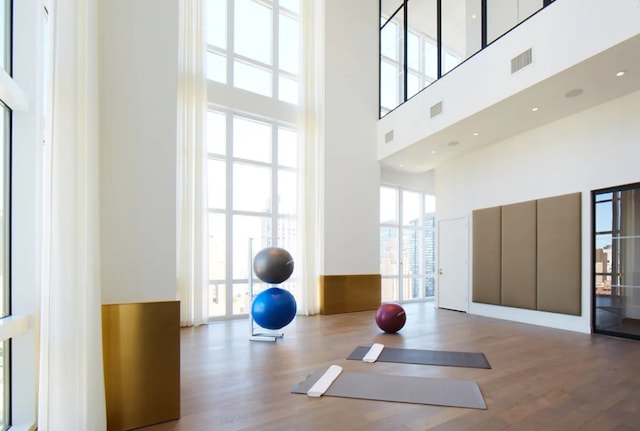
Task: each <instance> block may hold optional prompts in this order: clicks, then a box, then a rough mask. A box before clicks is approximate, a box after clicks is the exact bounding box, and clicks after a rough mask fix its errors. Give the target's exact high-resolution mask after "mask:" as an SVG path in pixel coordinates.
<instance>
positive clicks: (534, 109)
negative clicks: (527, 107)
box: [531, 107, 540, 112]
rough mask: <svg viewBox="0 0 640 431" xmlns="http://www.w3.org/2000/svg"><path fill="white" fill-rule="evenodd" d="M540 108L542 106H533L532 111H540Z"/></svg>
mask: <svg viewBox="0 0 640 431" xmlns="http://www.w3.org/2000/svg"><path fill="white" fill-rule="evenodd" d="M539 109H540V108H538V107H533V108H531V111H532V112H538V110H539Z"/></svg>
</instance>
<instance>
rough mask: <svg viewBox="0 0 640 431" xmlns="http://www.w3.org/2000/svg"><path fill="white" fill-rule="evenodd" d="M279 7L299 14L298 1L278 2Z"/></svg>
mask: <svg viewBox="0 0 640 431" xmlns="http://www.w3.org/2000/svg"><path fill="white" fill-rule="evenodd" d="M280 7H283V8H287V9H289V10H290V11H292V12H295V13H300V0H280Z"/></svg>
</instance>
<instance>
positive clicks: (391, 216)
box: [380, 187, 398, 224]
mask: <svg viewBox="0 0 640 431" xmlns="http://www.w3.org/2000/svg"><path fill="white" fill-rule="evenodd" d="M380 223H385V224H397V223H398V189H395V188H391V187H380Z"/></svg>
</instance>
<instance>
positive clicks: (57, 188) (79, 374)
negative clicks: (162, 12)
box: [38, 0, 106, 431]
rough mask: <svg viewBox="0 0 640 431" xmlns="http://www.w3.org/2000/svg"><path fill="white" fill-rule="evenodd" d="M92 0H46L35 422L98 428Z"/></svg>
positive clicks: (51, 429) (51, 428)
mask: <svg viewBox="0 0 640 431" xmlns="http://www.w3.org/2000/svg"><path fill="white" fill-rule="evenodd" d="M96 9H97V0H57V1H55V2H53V4H52V10H51V14H50V17H51V18H50V19H51V20H52V24H51V25H52V28H53V45H54V48H53V77H52V83H51V85H52V92H53V95H52V96H53V102H52V111H53V112H52V116H51V136H50V138H51V147H50V155H51V156H50V157H51V164H50V166H49V173H50V175H49V178H48V179H45V182H46V183H48V184H47V186H48V188H49V195H48V196H46V197H45V201H47V202H50V207H49V209H48V210H47V211H46V212H47V213H48V214H45V223H47V224H48V226H45V227H44V229H43V231H44V232H48V233H50V235H49V238H45V244H46V246H47V247H48V249H47V250H45V252H44V255H45V256H46V257H48V265H45V266H46V267H47V268H48V273H45V274H44V277H43V286H42V296H41V317H40V322H39V323H40V367H39V395H38V429H40V430H47V431H57V430H92V431H101V430H105V429H106V412H105V394H104V376H103V365H102V329H101V293H100V268H99V266H100V265H99V261H100V259H99V220H98V209H99V201H98V195H99V187H98V150H99V144H98V96H97V94H98V69H97V64H98V60H97V51H98V42H97V34H96V29H97V15H96Z"/></svg>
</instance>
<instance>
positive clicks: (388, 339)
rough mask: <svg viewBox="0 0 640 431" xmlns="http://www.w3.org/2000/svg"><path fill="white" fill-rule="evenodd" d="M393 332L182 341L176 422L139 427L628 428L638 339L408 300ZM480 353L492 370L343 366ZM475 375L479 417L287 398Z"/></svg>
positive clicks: (167, 430)
mask: <svg viewBox="0 0 640 431" xmlns="http://www.w3.org/2000/svg"><path fill="white" fill-rule="evenodd" d="M405 310H406V311H407V323H406V325H405V327H404V328H403V329H402V330H401V331H400V332H399V333H397V334H384V333H381V331H380V330H379V329H378V328H377V326H376V325H375V321H374V312H373V311H372V312H359V313H346V314H337V315H329V316H311V317H304V316H298V317H296V319H295V320H294V321H293V322H292V323H291V324H290V325H289V326H287V327H286V328H284V333H285V336H284V338H282V339H279V340H278V341H277V342H275V343H273V342H262V341H249V335H250V329H249V322H248V320H241V321H228V322H219V323H213V324H209V325H204V326H200V327H196V328H188V329H183V330H182V333H181V343H182V349H181V361H182V369H181V387H182V388H181V418H180V419H179V420H176V421H171V422H166V423H163V424H158V425H153V426H150V427H145V428H144V429H143V430H144V431H205V430H206V431H208V430H223V431H224V430H233V431H236V430H261V431H263V430H332V429H334V430H341V431H344V430H362V431H365V430H367V431H374V430H456V431H457V430H474V431H476V430H491V431H493V430H518V431H523V430H536V431H539V430H562V431H568V430H586V431H590V430H594V431H596V430H597V431H605V430H619V431H622V430H639V429H640V341H632V340H625V339H618V338H612V337H607V336H602V335H587V334H580V333H575V332H569V331H561V330H555V329H549V328H544V327H538V326H533V325H526V324H520V323H513V322H508V321H503V320H498V319H491V318H486V317H480V316H473V315H468V314H464V313H458V312H454V311H449V310H441V309H436V308H434V306H433V304H432V303H423V304H407V305H405ZM375 342H377V343H382V344H384V345H385V346H393V347H406V348H413V349H433V350H454V351H467V352H483V353H484V354H485V355H486V357H487V359H488V361H489V363H490V364H491V367H492V368H491V369H471V368H458V367H441V366H425V365H408V364H392V363H380V362H379V363H375V364H365V363H362V362H360V361H348V360H346V359H345V358H346V357H347V356H348V355H349V354H350V353H351V352H352V351H353V349H354V348H355V347H357V346H358V345H369V344H372V343H375ZM331 364H337V365H340V366H342V367H343V368H344V370H345V371H359V372H371V373H384V374H393V375H403V376H424V377H447V378H462V379H474V380H476V381H477V383H478V385H479V387H480V390H481V391H482V394H483V396H484V398H485V401H486V403H487V407H488V408H487V410H475V409H464V408H455V407H438V406H425V405H414V404H402V403H392V402H383V401H367V400H359V399H346V398H336V397H322V398H309V397H307V396H305V395H296V394H291V393H290V390H291V388H292V387H293V386H295V385H296V384H298V383H300V382H301V381H302V380H303V379H304V378H305V376H306V375H307V374H308V373H309V372H311V371H312V370H316V369H324V368H326V367H328V366H329V365H331Z"/></svg>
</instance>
